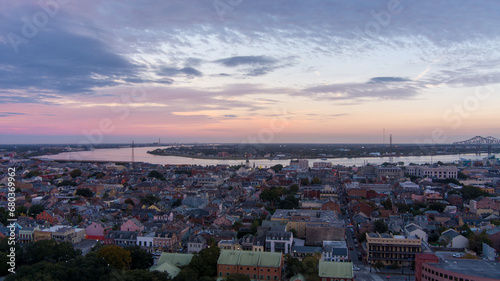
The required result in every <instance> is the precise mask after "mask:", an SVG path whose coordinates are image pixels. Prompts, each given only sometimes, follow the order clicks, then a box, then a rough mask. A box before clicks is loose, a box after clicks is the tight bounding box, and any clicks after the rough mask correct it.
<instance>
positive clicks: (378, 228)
mask: <svg viewBox="0 0 500 281" xmlns="http://www.w3.org/2000/svg"><path fill="white" fill-rule="evenodd" d="M373 227H374V229H375V232H378V233H385V232H387V231H388V230H389V227H388V226H387V224H386V223H385V222H384V221H383V220H376V221H375V223H373Z"/></svg>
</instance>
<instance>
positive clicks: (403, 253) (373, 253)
mask: <svg viewBox="0 0 500 281" xmlns="http://www.w3.org/2000/svg"><path fill="white" fill-rule="evenodd" d="M421 243H422V241H421V240H420V239H419V238H417V237H415V236H408V237H405V236H393V235H392V234H389V233H382V234H379V233H378V232H377V233H368V234H367V235H366V249H365V251H366V253H367V255H366V257H367V261H368V263H370V264H375V263H377V262H379V261H380V262H382V263H384V264H385V265H393V264H398V265H399V266H406V265H408V263H409V262H411V261H414V260H415V254H418V253H420V252H421V251H422V249H421Z"/></svg>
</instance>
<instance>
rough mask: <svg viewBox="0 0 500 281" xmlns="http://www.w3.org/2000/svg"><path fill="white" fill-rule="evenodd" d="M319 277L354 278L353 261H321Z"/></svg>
mask: <svg viewBox="0 0 500 281" xmlns="http://www.w3.org/2000/svg"><path fill="white" fill-rule="evenodd" d="M318 272H319V274H318V275H319V277H320V278H323V277H325V278H328V277H330V278H353V277H354V274H353V272H352V262H333V261H320V262H319V271H318Z"/></svg>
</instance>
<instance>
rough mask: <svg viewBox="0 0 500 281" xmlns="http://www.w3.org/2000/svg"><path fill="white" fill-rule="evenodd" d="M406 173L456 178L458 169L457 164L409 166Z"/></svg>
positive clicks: (429, 176)
mask: <svg viewBox="0 0 500 281" xmlns="http://www.w3.org/2000/svg"><path fill="white" fill-rule="evenodd" d="M406 173H407V174H409V175H411V176H417V177H428V178H438V179H448V178H453V179H456V178H457V174H458V169H457V167H456V166H432V167H430V166H407V167H406Z"/></svg>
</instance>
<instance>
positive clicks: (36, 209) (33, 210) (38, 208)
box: [28, 204, 45, 217]
mask: <svg viewBox="0 0 500 281" xmlns="http://www.w3.org/2000/svg"><path fill="white" fill-rule="evenodd" d="M44 210H45V207H43V205H40V204H35V205H31V207H30V209H29V210H28V215H29V216H30V217H36V215H38V214H40V213H41V212H43V211H44Z"/></svg>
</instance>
